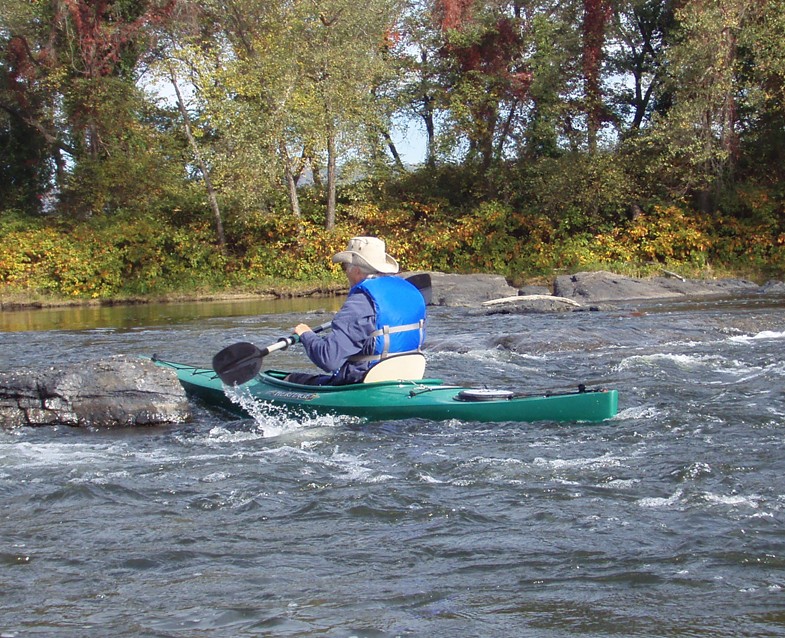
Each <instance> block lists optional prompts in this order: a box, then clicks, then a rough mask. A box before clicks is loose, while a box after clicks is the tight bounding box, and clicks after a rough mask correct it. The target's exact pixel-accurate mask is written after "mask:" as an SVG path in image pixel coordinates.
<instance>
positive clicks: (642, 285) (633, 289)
mask: <svg viewBox="0 0 785 638" xmlns="http://www.w3.org/2000/svg"><path fill="white" fill-rule="evenodd" d="M759 290H760V288H759V286H758V285H757V284H755V283H753V282H750V281H746V280H743V279H720V280H690V279H682V278H667V277H654V278H652V279H634V278H632V277H626V276H624V275H616V274H614V273H610V272H605V271H599V272H580V273H575V274H574V275H561V276H559V277H557V278H556V280H555V282H554V288H553V292H554V295H556V296H560V297H567V298H569V299H574V300H576V301H579V302H580V303H582V304H588V303H597V302H601V301H604V302H607V301H629V300H643V299H667V298H674V297H705V296H709V295H718V296H719V295H734V294H741V293H750V292H758V291H759Z"/></svg>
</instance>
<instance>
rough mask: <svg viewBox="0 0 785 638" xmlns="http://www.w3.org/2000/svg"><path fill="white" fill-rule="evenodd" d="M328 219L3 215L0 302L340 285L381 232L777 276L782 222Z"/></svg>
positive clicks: (390, 238)
mask: <svg viewBox="0 0 785 638" xmlns="http://www.w3.org/2000/svg"><path fill="white" fill-rule="evenodd" d="M340 219H341V222H340V223H339V224H338V226H337V227H336V229H335V230H333V231H329V232H328V231H325V230H324V229H323V228H322V227H321V225H320V224H319V223H317V222H316V221H315V220H313V219H308V218H293V217H291V216H277V217H274V216H271V215H270V214H261V213H260V214H258V215H257V216H246V217H244V218H243V219H238V220H233V222H232V223H230V224H228V225H227V228H226V232H227V242H228V250H227V251H226V252H222V251H221V250H219V248H218V246H217V245H216V243H215V240H214V233H213V229H212V227H211V224H210V219H209V217H205V216H200V215H191V216H186V215H184V214H182V213H181V212H180V213H178V214H172V215H170V216H165V215H161V214H145V215H139V214H134V215H132V214H122V213H117V214H113V215H110V216H103V217H100V218H92V219H88V220H82V221H79V220H74V219H68V218H45V217H29V216H25V215H22V214H20V213H17V212H15V211H5V212H3V213H0V236H2V237H3V238H4V239H3V242H2V245H0V303H2V304H3V306H4V307H9V306H12V305H38V306H46V305H58V304H63V303H80V304H81V303H134V302H137V303H138V302H145V301H154V300H155V301H161V300H164V301H165V300H170V301H173V300H185V299H189V300H190V299H216V298H227V297H239V296H259V295H264V296H270V297H276V296H283V297H286V296H306V295H330V294H340V293H342V292H344V291H345V290H346V283H345V279H344V277H343V274H342V272H341V271H340V269H339V268H338V267H337V266H335V265H333V264H331V263H330V256H331V255H332V254H334V253H335V252H337V251H339V250H342V249H343V248H344V246H345V245H346V241H347V240H348V238H349V237H351V236H354V235H377V236H379V237H382V238H384V239H385V240H386V241H387V246H388V252H390V253H391V254H392V255H394V256H395V257H396V258H397V259H398V261H399V263H400V264H401V267H402V269H404V270H429V271H441V272H454V273H496V274H500V275H503V276H504V277H506V278H507V280H508V281H509V282H510V283H511V284H512V285H514V286H521V285H524V284H532V283H535V284H546V285H549V284H550V283H551V281H552V279H553V276H554V275H556V274H565V273H570V272H577V271H590V270H609V271H612V272H615V273H618V274H623V275H628V276H633V277H650V276H656V275H661V274H663V270H667V271H670V272H674V273H677V274H678V275H680V276H682V277H687V278H722V277H743V278H746V279H750V280H753V281H757V282H759V283H763V282H764V281H766V280H767V279H772V278H782V276H783V273H785V227H784V226H783V224H784V223H785V222H782V221H780V220H779V219H778V218H776V217H771V218H765V219H757V220H754V219H748V220H744V219H738V218H735V217H724V216H721V215H705V214H703V213H698V212H696V211H693V210H689V209H686V208H682V207H677V206H670V207H654V208H653V209H652V210H651V211H648V212H647V213H646V214H644V215H642V216H640V217H638V218H636V219H634V220H627V219H622V220H617V221H615V222H604V223H596V224H594V225H589V224H585V223H584V224H582V225H570V224H569V223H567V222H566V221H565V220H561V221H559V222H555V221H552V220H550V219H548V218H547V217H545V216H538V215H531V214H525V213H523V212H520V211H516V210H515V209H512V208H511V207H509V206H507V205H504V204H501V203H498V202H488V203H483V204H480V205H479V206H477V207H475V208H474V209H472V210H471V211H469V212H465V213H456V211H455V210H454V209H448V208H446V207H444V208H441V207H440V206H439V205H433V204H432V205H428V206H426V205H414V204H401V205H399V206H397V207H396V208H394V209H389V208H388V209H385V210H382V209H380V208H379V207H378V206H377V205H375V204H350V205H347V206H345V207H344V208H343V209H342V210H341V215H340Z"/></svg>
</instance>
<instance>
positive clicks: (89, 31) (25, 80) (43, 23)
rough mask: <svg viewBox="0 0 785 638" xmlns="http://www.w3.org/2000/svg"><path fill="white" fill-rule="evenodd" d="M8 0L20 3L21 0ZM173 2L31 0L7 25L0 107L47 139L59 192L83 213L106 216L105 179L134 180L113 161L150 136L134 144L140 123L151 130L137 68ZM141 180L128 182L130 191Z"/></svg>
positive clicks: (112, 188)
mask: <svg viewBox="0 0 785 638" xmlns="http://www.w3.org/2000/svg"><path fill="white" fill-rule="evenodd" d="M9 1H10V2H12V3H15V4H14V6H15V7H17V8H18V7H19V2H20V0H9ZM173 6H174V0H62V1H60V2H52V3H47V2H41V3H32V6H31V7H30V9H29V10H28V11H26V12H22V11H21V10H20V11H18V12H17V13H16V15H19V16H23V17H24V18H25V19H24V20H17V21H13V22H11V23H9V25H8V26H9V28H8V34H9V37H8V46H7V49H6V55H5V62H4V82H3V85H4V87H5V90H4V91H3V93H2V95H0V105H1V106H2V108H3V110H4V111H5V112H6V113H8V114H9V115H10V116H11V117H12V118H14V119H15V120H17V121H19V122H23V123H24V124H25V125H26V126H27V127H28V128H29V129H31V130H35V131H37V133H38V135H39V136H40V137H41V138H43V141H44V143H45V144H46V145H47V146H48V148H49V152H50V157H51V160H52V162H51V163H52V164H53V165H54V166H55V167H56V176H57V188H58V189H59V190H60V191H61V192H63V193H64V194H67V191H69V190H70V191H71V193H70V195H71V198H72V200H74V201H73V203H74V206H75V207H76V208H81V207H83V206H86V207H87V208H88V209H91V210H93V211H99V210H102V209H103V207H104V205H105V204H106V202H107V201H108V200H110V199H112V194H113V193H114V192H116V190H117V184H109V183H106V180H105V178H107V177H108V178H110V179H117V178H118V177H120V176H122V175H123V174H128V171H125V173H124V172H123V171H122V170H115V169H116V168H117V167H114V168H112V167H109V166H107V165H105V162H106V160H107V159H109V158H118V157H123V156H124V155H129V154H130V155H133V154H134V144H138V146H139V147H142V146H144V145H145V144H146V143H147V142H148V139H147V138H146V135H145V134H143V135H142V137H143V138H144V139H142V140H139V141H138V142H134V141H133V140H132V137H133V135H134V133H136V132H141V129H140V128H138V127H137V126H136V125H137V124H140V125H141V126H142V128H144V127H145V126H146V125H144V124H142V123H141V120H140V117H142V118H144V117H145V116H144V112H145V109H146V101H145V98H144V96H143V95H142V93H141V92H140V91H139V90H138V89H137V87H136V86H135V80H136V78H135V76H134V72H135V69H136V67H137V64H138V61H139V59H140V57H141V56H142V54H143V53H144V52H145V51H146V50H147V49H148V48H149V45H150V39H149V36H150V35H151V30H152V29H153V28H154V26H155V25H157V24H160V23H161V22H163V21H164V20H166V19H167V17H168V15H169V14H170V13H171V11H172V8H173ZM148 131H149V129H148ZM63 154H65V155H66V156H67V157H64V155H63ZM142 154H144V153H142ZM141 174H146V171H145V170H142V171H141ZM136 177H137V176H134V178H132V179H130V180H129V181H128V182H126V183H125V186H126V187H129V188H133V184H134V179H135V178H136ZM80 198H81V199H80ZM88 200H89V201H88Z"/></svg>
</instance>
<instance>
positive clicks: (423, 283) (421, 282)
mask: <svg viewBox="0 0 785 638" xmlns="http://www.w3.org/2000/svg"><path fill="white" fill-rule="evenodd" d="M404 279H406V281H408V282H409V283H410V284H412V285H413V286H414V287H415V288H417V289H418V290H419V291H420V294H421V295H422V296H423V299H425V305H426V306H430V305H431V299H432V295H433V290H432V289H431V275H430V273H427V272H420V273H417V274H415V275H408V276H406V277H404Z"/></svg>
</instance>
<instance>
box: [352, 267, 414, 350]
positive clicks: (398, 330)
mask: <svg viewBox="0 0 785 638" xmlns="http://www.w3.org/2000/svg"><path fill="white" fill-rule="evenodd" d="M356 293H364V294H365V295H366V296H367V297H368V298H369V299H370V300H371V302H372V303H373V307H374V309H375V310H376V330H375V331H374V332H373V333H371V337H372V338H373V339H374V348H373V354H368V355H355V356H353V357H350V358H349V360H350V361H354V362H361V361H367V362H371V364H372V365H373V364H374V363H378V362H379V361H381V360H382V359H386V358H387V357H388V356H390V355H393V354H404V353H410V352H420V348H421V347H422V344H423V342H424V341H425V300H424V299H423V296H422V293H420V291H419V290H417V288H416V287H415V286H413V285H412V284H410V283H409V282H408V281H406V280H405V279H401V278H400V277H378V278H373V279H366V280H364V281H361V282H360V283H359V284H357V285H356V286H354V287H353V288H352V289H351V291H349V294H350V295H351V294H356ZM365 352H368V350H365Z"/></svg>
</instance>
